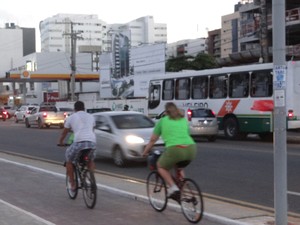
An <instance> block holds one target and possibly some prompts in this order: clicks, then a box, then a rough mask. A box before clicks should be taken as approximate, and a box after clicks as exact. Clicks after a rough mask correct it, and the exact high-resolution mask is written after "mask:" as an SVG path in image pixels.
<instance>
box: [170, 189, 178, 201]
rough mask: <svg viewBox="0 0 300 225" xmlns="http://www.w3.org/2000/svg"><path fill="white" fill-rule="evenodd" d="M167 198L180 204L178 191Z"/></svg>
mask: <svg viewBox="0 0 300 225" xmlns="http://www.w3.org/2000/svg"><path fill="white" fill-rule="evenodd" d="M168 198H170V199H173V200H174V201H176V202H178V203H180V191H175V192H174V193H172V194H171V195H170V196H168Z"/></svg>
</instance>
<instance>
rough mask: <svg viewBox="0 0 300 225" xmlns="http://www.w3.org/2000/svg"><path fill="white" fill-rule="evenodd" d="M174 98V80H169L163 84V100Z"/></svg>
mask: <svg viewBox="0 0 300 225" xmlns="http://www.w3.org/2000/svg"><path fill="white" fill-rule="evenodd" d="M173 98H174V80H173V79H172V80H171V79H168V80H164V82H163V96H162V99H163V100H172V99H173Z"/></svg>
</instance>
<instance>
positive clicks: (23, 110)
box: [14, 105, 36, 123]
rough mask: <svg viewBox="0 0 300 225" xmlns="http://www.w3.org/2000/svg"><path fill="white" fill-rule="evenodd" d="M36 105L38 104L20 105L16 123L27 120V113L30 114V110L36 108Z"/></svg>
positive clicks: (16, 113) (15, 117) (15, 116)
mask: <svg viewBox="0 0 300 225" xmlns="http://www.w3.org/2000/svg"><path fill="white" fill-rule="evenodd" d="M35 107H36V105H22V106H20V107H19V108H18V109H17V110H16V112H15V115H14V119H15V122H16V123H18V122H19V121H23V122H25V117H26V116H27V115H29V113H30V111H31V110H32V109H34V108H35Z"/></svg>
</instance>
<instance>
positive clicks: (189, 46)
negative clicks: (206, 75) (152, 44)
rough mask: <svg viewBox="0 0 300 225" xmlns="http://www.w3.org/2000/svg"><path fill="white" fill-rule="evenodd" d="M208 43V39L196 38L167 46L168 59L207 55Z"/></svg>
mask: <svg viewBox="0 0 300 225" xmlns="http://www.w3.org/2000/svg"><path fill="white" fill-rule="evenodd" d="M206 41H207V40H206V38H196V39H188V40H181V41H177V42H174V43H170V44H168V45H167V59H169V58H176V57H180V56H193V57H195V56H197V55H198V54H199V53H207V45H206Z"/></svg>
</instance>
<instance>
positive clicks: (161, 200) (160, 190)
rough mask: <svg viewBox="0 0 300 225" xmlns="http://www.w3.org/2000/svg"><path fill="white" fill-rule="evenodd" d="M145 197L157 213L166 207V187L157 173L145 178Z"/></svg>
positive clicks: (154, 172)
mask: <svg viewBox="0 0 300 225" xmlns="http://www.w3.org/2000/svg"><path fill="white" fill-rule="evenodd" d="M147 195H148V198H149V201H150V204H151V206H152V207H153V208H154V209H155V210H156V211H158V212H162V211H163V210H165V208H166V207H167V203H168V199H167V187H166V183H165V181H164V179H163V178H162V177H161V176H160V175H159V173H158V172H157V171H152V172H151V173H150V174H149V175H148V178H147Z"/></svg>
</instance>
